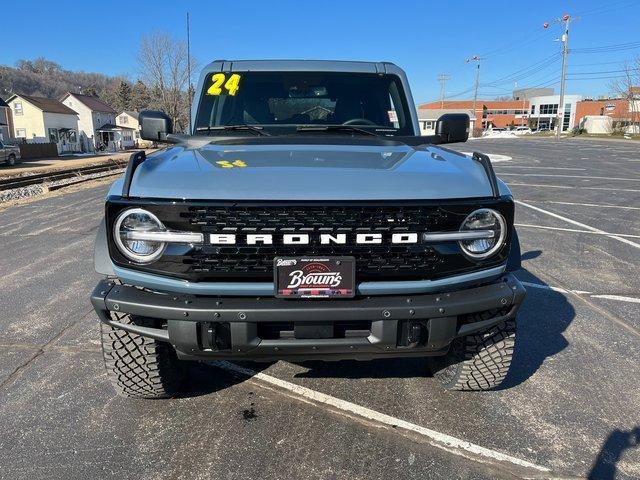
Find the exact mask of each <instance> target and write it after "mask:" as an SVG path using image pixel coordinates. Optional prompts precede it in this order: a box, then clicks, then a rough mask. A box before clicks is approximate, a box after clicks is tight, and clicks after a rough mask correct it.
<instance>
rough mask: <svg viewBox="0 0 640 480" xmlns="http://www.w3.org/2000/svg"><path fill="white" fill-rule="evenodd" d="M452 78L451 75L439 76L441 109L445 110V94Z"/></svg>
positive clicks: (442, 74) (443, 74)
mask: <svg viewBox="0 0 640 480" xmlns="http://www.w3.org/2000/svg"><path fill="white" fill-rule="evenodd" d="M450 78H451V76H450V75H447V74H446V73H441V74H440V75H438V81H439V82H440V108H444V94H445V85H446V83H447V80H449V79H450Z"/></svg>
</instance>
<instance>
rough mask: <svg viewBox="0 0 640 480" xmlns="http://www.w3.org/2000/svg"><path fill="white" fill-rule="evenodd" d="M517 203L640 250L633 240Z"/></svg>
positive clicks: (638, 244) (520, 202)
mask: <svg viewBox="0 0 640 480" xmlns="http://www.w3.org/2000/svg"><path fill="white" fill-rule="evenodd" d="M515 202H516V203H517V204H518V205H522V206H523V207H527V208H530V209H532V210H535V211H536V212H540V213H544V214H545V215H549V216H550V217H554V218H557V219H558V220H562V221H564V222H567V223H570V224H572V225H575V226H576V227H580V228H584V229H585V230H589V231H591V232H600V233H601V234H603V235H605V236H607V237H609V238H612V239H614V240H618V241H619V242H622V243H625V244H627V245H630V246H632V247H635V248H639V249H640V243H636V242H632V241H631V240H627V239H626V238H623V237H620V236H618V235H615V234H611V233H608V232H605V231H604V230H600V229H599V228H595V227H592V226H591V225H587V224H585V223H581V222H577V221H575V220H572V219H570V218H567V217H563V216H562V215H558V214H557V213H553V212H550V211H548V210H545V209H543V208H540V207H536V206H533V205H530V204H528V203H525V202H522V201H520V200H516V201H515Z"/></svg>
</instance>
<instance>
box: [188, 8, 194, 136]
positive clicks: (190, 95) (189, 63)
mask: <svg viewBox="0 0 640 480" xmlns="http://www.w3.org/2000/svg"><path fill="white" fill-rule="evenodd" d="M190 33H191V32H190V31H189V12H187V75H188V77H189V86H188V87H187V96H188V97H189V129H188V133H189V135H191V102H192V99H193V95H192V93H193V87H192V86H191V34H190Z"/></svg>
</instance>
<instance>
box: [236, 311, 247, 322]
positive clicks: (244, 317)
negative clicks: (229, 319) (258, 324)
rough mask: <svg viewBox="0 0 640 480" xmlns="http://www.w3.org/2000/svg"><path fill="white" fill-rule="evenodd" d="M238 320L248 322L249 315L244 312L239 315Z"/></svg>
mask: <svg viewBox="0 0 640 480" xmlns="http://www.w3.org/2000/svg"><path fill="white" fill-rule="evenodd" d="M238 318H239V319H240V320H246V319H247V314H246V313H244V312H240V313H238Z"/></svg>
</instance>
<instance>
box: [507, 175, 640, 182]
mask: <svg viewBox="0 0 640 480" xmlns="http://www.w3.org/2000/svg"><path fill="white" fill-rule="evenodd" d="M501 175H503V176H506V177H508V176H514V177H515V176H517V177H553V178H585V179H587V180H617V181H624V182H640V178H624V177H597V176H591V175H557V174H553V173H501Z"/></svg>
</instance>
